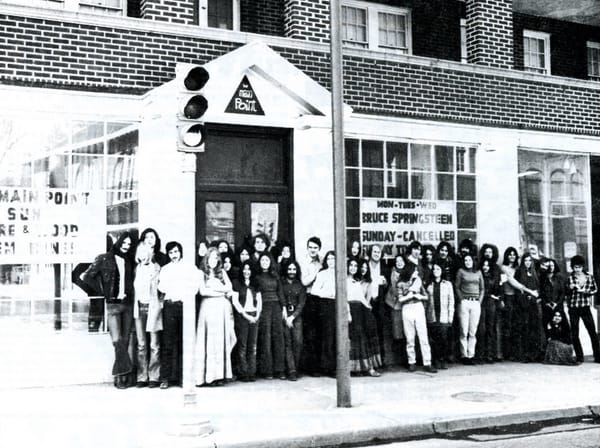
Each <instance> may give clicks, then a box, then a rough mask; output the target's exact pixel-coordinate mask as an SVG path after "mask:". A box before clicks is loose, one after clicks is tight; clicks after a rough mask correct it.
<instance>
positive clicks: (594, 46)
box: [585, 40, 600, 81]
mask: <svg viewBox="0 0 600 448" xmlns="http://www.w3.org/2000/svg"><path fill="white" fill-rule="evenodd" d="M585 47H586V59H587V75H588V78H589V79H592V80H594V81H600V42H596V41H591V40H588V41H587V42H586V45H585ZM590 50H592V51H594V50H595V51H596V52H597V56H596V60H595V61H594V62H595V65H596V69H597V72H598V74H597V75H594V74H592V73H591V71H590V69H591V68H592V61H591V60H590Z"/></svg>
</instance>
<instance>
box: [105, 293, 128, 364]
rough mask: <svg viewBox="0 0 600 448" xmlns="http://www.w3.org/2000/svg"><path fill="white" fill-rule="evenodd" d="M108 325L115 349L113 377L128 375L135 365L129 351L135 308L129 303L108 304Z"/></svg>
mask: <svg viewBox="0 0 600 448" xmlns="http://www.w3.org/2000/svg"><path fill="white" fill-rule="evenodd" d="M106 309H107V324H108V332H109V333H110V339H111V340H112V343H113V346H114V347H115V362H114V364H113V368H112V374H113V375H126V374H128V373H129V372H131V369H132V368H133V365H132V363H131V358H130V357H129V353H128V351H127V349H128V346H129V336H130V335H131V327H132V324H133V306H132V305H130V304H127V303H107V304H106Z"/></svg>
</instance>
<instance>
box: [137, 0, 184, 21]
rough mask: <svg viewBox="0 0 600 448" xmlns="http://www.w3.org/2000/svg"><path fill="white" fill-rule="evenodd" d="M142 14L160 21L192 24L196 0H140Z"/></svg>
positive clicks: (144, 16) (143, 16)
mask: <svg viewBox="0 0 600 448" xmlns="http://www.w3.org/2000/svg"><path fill="white" fill-rule="evenodd" d="M140 16H141V17H142V18H144V19H150V20H157V21H160V22H171V23H181V24H185V25H192V24H194V22H195V19H194V17H195V14H194V0H140Z"/></svg>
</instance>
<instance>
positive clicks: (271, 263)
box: [257, 251, 279, 278]
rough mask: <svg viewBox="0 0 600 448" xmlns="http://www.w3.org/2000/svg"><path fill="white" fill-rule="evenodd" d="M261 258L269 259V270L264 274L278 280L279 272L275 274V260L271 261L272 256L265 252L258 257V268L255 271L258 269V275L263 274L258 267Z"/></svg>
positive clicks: (261, 269)
mask: <svg viewBox="0 0 600 448" xmlns="http://www.w3.org/2000/svg"><path fill="white" fill-rule="evenodd" d="M263 257H267V258H268V259H269V270H268V271H267V272H266V273H267V274H269V275H271V276H272V277H275V278H279V272H277V266H276V264H277V263H275V260H273V256H272V255H271V254H270V253H269V252H267V251H264V252H262V253H261V254H260V256H259V257H258V268H257V269H258V272H259V275H261V274H264V273H265V272H264V271H263V268H262V267H261V266H260V260H262V259H263Z"/></svg>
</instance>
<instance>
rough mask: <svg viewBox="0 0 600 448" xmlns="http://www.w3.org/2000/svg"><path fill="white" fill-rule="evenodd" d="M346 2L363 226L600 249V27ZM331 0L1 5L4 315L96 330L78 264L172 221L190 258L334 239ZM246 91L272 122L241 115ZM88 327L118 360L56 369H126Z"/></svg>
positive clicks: (169, 234) (549, 251)
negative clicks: (196, 80)
mask: <svg viewBox="0 0 600 448" xmlns="http://www.w3.org/2000/svg"><path fill="white" fill-rule="evenodd" d="M342 4H343V6H342V9H343V11H342V12H343V30H342V34H343V45H344V102H345V110H344V114H345V136H346V197H347V201H346V206H347V219H346V225H347V229H348V238H349V239H358V240H361V241H362V243H363V244H364V245H365V246H368V245H369V244H372V243H374V242H379V243H382V244H384V245H385V253H386V255H387V256H391V255H393V254H395V253H398V252H402V251H403V248H404V247H405V246H406V244H408V242H409V241H410V240H411V239H413V238H414V239H419V240H421V241H422V242H423V243H427V244H433V245H435V244H437V243H438V242H439V241H440V240H441V239H445V240H449V241H450V242H451V243H452V244H453V245H455V246H456V245H457V244H458V243H459V242H460V241H461V240H462V239H464V238H470V239H472V240H473V241H475V242H476V243H478V244H481V243H483V242H486V241H489V242H493V243H495V244H497V245H498V246H499V247H500V249H501V250H503V249H504V248H505V247H507V246H516V247H518V248H519V249H520V251H523V250H525V249H528V250H534V251H537V252H539V253H541V254H544V255H548V256H552V257H555V258H557V259H558V260H559V262H560V263H561V266H562V267H563V268H564V267H566V260H567V259H568V258H569V257H570V256H571V255H573V254H575V253H582V254H584V255H585V256H586V258H587V259H592V255H593V253H595V252H598V251H597V250H594V245H595V244H597V241H600V234H599V233H598V232H599V230H598V228H597V225H596V222H599V219H600V218H599V217H598V216H599V212H598V209H597V207H595V200H594V199H593V198H595V197H596V196H597V194H596V193H600V192H597V190H598V185H597V184H596V183H595V182H594V179H595V178H596V176H597V175H598V174H600V168H599V167H600V162H598V161H599V160H600V159H598V156H599V155H600V146H599V142H600V83H599V82H598V81H600V26H592V25H585V24H580V23H575V22H567V21H562V20H556V19H552V18H549V17H538V16H532V15H527V14H524V13H521V12H519V11H518V10H515V9H514V8H513V5H512V1H510V0H466V1H458V0H427V1H424V0H396V1H389V0H388V1H384V0H380V1H362V0H345V1H343V2H342ZM328 8H329V2H328V1H326V0H259V1H249V0H231V1H214V0H198V1H196V0H129V1H127V0H90V1H83V0H81V1H79V0H35V1H24V0H2V1H0V49H2V52H1V53H0V79H1V85H0V102H1V104H2V105H3V107H2V112H1V116H0V120H1V121H0V126H1V127H0V129H1V130H2V132H1V133H0V134H1V135H0V142H1V143H0V150H1V151H2V152H1V153H0V161H1V163H2V168H3V169H2V172H1V173H0V188H1V194H0V213H1V215H0V216H2V218H1V220H0V269H1V270H0V275H1V276H0V288H2V291H1V292H0V295H1V296H3V297H6V298H7V299H6V300H5V301H4V302H2V303H0V318H2V319H7V320H10V321H11V322H16V321H19V322H21V321H23V316H27V319H25V320H27V322H28V325H29V326H27V327H25V328H27V331H31V328H39V331H44V329H47V328H48V327H52V325H53V323H54V325H55V326H56V327H59V326H61V325H62V328H63V329H69V330H73V331H71V332H63V333H69V334H71V335H73V334H76V335H77V334H80V333H81V332H83V333H85V332H86V331H87V320H86V319H87V314H86V313H87V298H85V297H82V294H81V291H80V290H78V289H77V288H73V287H72V284H71V275H70V274H71V271H72V269H73V267H74V266H75V265H77V264H78V263H83V262H89V261H90V260H91V258H92V257H93V255H94V254H97V253H99V252H101V251H103V250H104V247H105V245H106V238H105V237H106V235H109V236H111V237H114V236H115V235H116V234H117V233H118V232H119V231H122V230H124V229H134V230H142V229H143V228H145V227H154V228H155V229H156V230H157V231H158V233H159V234H160V236H161V238H162V240H163V241H164V242H166V241H169V240H172V239H177V240H179V241H181V242H182V243H183V246H184V250H185V251H186V254H185V255H187V256H189V257H192V253H193V251H194V249H193V248H195V246H196V245H197V243H198V241H199V239H200V238H202V237H207V238H208V239H209V240H210V239H216V238H224V239H227V240H229V241H230V242H231V243H232V244H234V245H237V246H239V245H240V244H242V242H243V240H244V238H245V237H246V236H247V235H249V234H252V233H254V232H256V231H259V230H262V231H266V232H267V233H268V234H270V235H271V236H272V237H273V239H274V240H281V239H289V240H291V241H293V242H295V244H296V247H297V248H298V251H299V253H302V249H303V247H304V243H305V241H306V239H307V237H309V236H311V235H313V234H318V235H320V236H321V238H322V239H323V241H324V242H325V249H327V248H330V247H332V246H333V202H332V201H333V199H332V169H331V163H332V161H331V117H330V110H329V108H330V96H329V90H328V89H329V88H330V81H329V41H328V36H329V30H328V26H329V18H328V15H329V12H328ZM177 63H188V64H202V65H205V66H206V67H207V69H208V70H209V72H210V74H211V79H210V81H209V82H208V84H207V86H206V89H205V90H206V96H207V98H208V100H209V109H208V112H207V114H206V115H205V117H204V118H205V121H206V123H208V124H207V126H208V138H207V142H206V145H205V148H206V150H205V152H203V153H200V154H198V155H195V154H191V155H190V154H184V153H181V152H179V151H177V147H176V143H175V142H176V139H177V131H176V125H177V123H176V109H177V101H178V95H179V93H180V92H179V90H178V87H177V81H176V80H174V79H175V75H176V64H177ZM240 90H245V91H247V92H251V93H252V95H254V97H255V98H256V100H257V104H258V109H255V110H254V113H250V112H252V111H240V110H232V109H231V108H230V107H229V105H230V103H231V102H232V101H233V100H234V99H235V98H236V96H238V97H239V95H240ZM5 167H6V169H5ZM37 191H43V192H44V193H43V195H42V196H36V192H37ZM86 193H87V195H86V196H85V199H84V198H83V196H82V195H85V194H86ZM59 195H64V198H63V196H60V198H61V199H60V200H59V199H57V198H58V197H59ZM67 198H70V199H69V200H67ZM28 224H30V225H31V226H30V227H27V225H28ZM11 226H12V227H11ZM73 226H75V227H73ZM31 229H35V231H33V232H31V231H27V230H31ZM99 229H100V230H99ZM596 259H598V258H596ZM53 288H54V293H55V294H54V295H53V294H52V290H53ZM55 296H56V297H58V296H60V297H61V300H60V301H55V300H54V298H55ZM82 316H83V317H82ZM19 328H21V327H20V326H19ZM65 337H66V336H65ZM77 340H78V341H79V342H78V344H81V346H79V345H76V347H77V349H78V350H81V351H82V352H83V351H90V350H92V351H94V353H96V354H98V352H102V350H106V352H103V355H98V356H87V358H88V359H97V360H98V364H97V365H96V364H94V363H92V364H91V365H89V366H87V367H85V368H78V369H74V373H73V374H72V377H68V376H67V377H65V375H64V372H56V377H57V381H59V382H61V381H62V382H76V381H78V382H81V381H95V380H97V377H98V375H99V373H98V372H101V373H100V374H102V372H104V377H106V376H107V375H108V368H107V366H108V365H109V363H108V362H105V361H106V357H110V353H107V352H109V348H110V347H108V344H105V345H107V347H99V346H100V345H102V344H97V343H95V342H93V340H92V339H90V340H89V341H87V340H86V341H84V342H80V341H81V340H82V339H81V338H80V337H79V338H78V339H77ZM90 341H91V342H90ZM52 344H53V345H52V347H51V348H47V347H46V349H44V350H48V349H49V350H55V349H56V347H57V346H58V345H60V343H57V342H52ZM25 349H28V348H25ZM38 350H43V349H42V348H38ZM61 353H63V352H61ZM103 356H104V357H103ZM65 357H66V358H69V356H67V355H65ZM59 377H60V378H59ZM20 381H23V379H22V378H21V379H20ZM28 381H31V382H32V383H35V382H36V379H35V378H31V379H30V380H28V379H25V382H28ZM46 381H48V380H47V379H46Z"/></svg>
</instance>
